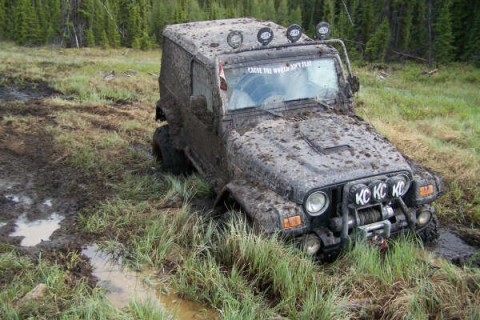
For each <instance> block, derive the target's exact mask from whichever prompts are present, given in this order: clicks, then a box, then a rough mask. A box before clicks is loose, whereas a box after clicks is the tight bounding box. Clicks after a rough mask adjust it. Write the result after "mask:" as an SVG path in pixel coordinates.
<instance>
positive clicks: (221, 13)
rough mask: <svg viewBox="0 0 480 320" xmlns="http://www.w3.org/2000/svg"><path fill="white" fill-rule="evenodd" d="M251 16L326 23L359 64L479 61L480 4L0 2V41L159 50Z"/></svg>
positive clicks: (457, 0) (307, 27) (458, 0)
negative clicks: (172, 40)
mask: <svg viewBox="0 0 480 320" xmlns="http://www.w3.org/2000/svg"><path fill="white" fill-rule="evenodd" d="M241 16H250V17H256V18H259V19H266V20H272V21H275V22H277V23H280V24H282V25H285V26H287V25H290V24H292V23H297V24H301V26H302V27H303V29H304V32H306V33H307V34H309V35H310V36H313V35H314V30H315V25H316V24H317V23H318V22H320V21H328V22H329V23H330V24H331V26H332V34H333V36H335V37H339V38H341V39H343V40H344V41H345V42H346V44H347V46H348V47H349V50H350V53H351V55H352V56H353V57H354V58H359V59H365V60H368V61H384V60H385V59H389V60H395V59H399V58H414V59H419V60H424V61H430V62H431V61H434V62H436V63H448V62H451V61H467V62H472V61H473V62H477V63H478V61H479V60H480V1H479V0H473V1H469V0H337V1H335V0H0V39H2V40H10V41H15V42H16V43H18V44H20V45H25V46H37V45H45V44H49V45H56V46H63V47H94V46H98V47H131V48H141V49H148V48H152V47H156V46H159V45H160V44H161V41H162V29H163V27H164V26H165V25H167V24H172V23H181V22H188V21H198V20H207V19H221V18H232V17H241Z"/></svg>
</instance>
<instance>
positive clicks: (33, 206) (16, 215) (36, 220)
mask: <svg viewBox="0 0 480 320" xmlns="http://www.w3.org/2000/svg"><path fill="white" fill-rule="evenodd" d="M33 87H34V85H33V84H31V85H25V86H24V87H22V88H19V87H8V88H7V89H6V88H5V86H2V85H0V120H4V119H5V118H6V117H15V118H23V117H28V125H27V126H25V127H22V128H18V127H16V126H15V124H13V123H10V122H8V121H4V122H3V123H2V127H0V242H5V243H10V244H13V245H15V246H17V247H18V248H19V250H21V251H23V252H24V253H26V254H28V255H31V256H37V255H38V254H39V253H40V252H41V254H42V258H44V259H50V260H52V261H56V262H57V263H60V264H62V262H65V265H66V266H65V268H66V269H67V268H68V271H70V272H71V274H72V275H74V276H76V277H78V278H79V279H86V281H87V282H88V283H89V284H90V285H91V286H92V287H93V286H100V287H103V288H104V289H105V290H106V291H107V298H108V299H109V300H110V302H111V303H112V304H113V305H115V306H118V307H120V308H121V307H125V306H126V305H127V304H128V301H129V300H130V299H131V298H132V297H136V298H138V299H140V300H145V299H148V300H152V301H153V302H155V303H156V304H158V305H159V306H160V307H161V308H166V309H168V311H169V312H170V313H171V314H173V315H175V318H176V319H216V318H218V314H217V313H216V312H215V311H213V310H211V309H208V308H206V307H205V306H204V305H201V304H198V303H194V302H191V301H188V300H184V299H182V298H181V297H179V296H177V295H175V294H174V293H172V292H168V290H167V289H166V288H165V287H163V286H161V283H162V281H161V277H156V276H155V275H154V276H153V277H154V278H156V279H157V280H158V282H159V284H158V285H155V286H154V287H153V288H151V287H147V286H145V285H143V284H142V282H141V280H140V275H139V274H137V273H135V272H130V271H127V270H125V269H124V268H122V267H121V265H119V264H116V263H114V262H112V261H111V259H110V258H109V257H107V256H106V255H105V254H103V253H102V252H101V251H100V250H98V248H97V247H96V246H95V245H90V243H94V242H95V239H93V238H91V236H89V235H86V234H84V233H82V232H81V231H79V230H78V229H77V228H76V226H75V221H76V218H77V216H78V213H79V212H80V211H81V210H82V209H83V208H87V207H90V206H92V205H94V204H95V203H96V202H98V201H100V200H102V199H105V198H106V197H108V195H109V191H108V190H106V189H105V188H104V187H103V188H99V186H98V185H96V183H99V182H96V181H95V180H93V181H92V177H89V178H88V180H86V179H85V178H84V177H83V176H82V175H81V174H80V173H78V172H77V171H76V170H75V169H73V168H71V167H69V166H68V165H66V164H63V163H62V159H63V157H64V152H63V151H62V150H60V149H58V147H57V146H55V145H54V144H53V143H52V142H53V141H54V137H52V136H51V135H50V134H49V133H48V132H47V131H46V130H45V129H44V128H45V126H46V125H49V124H52V125H55V123H54V117H53V114H54V112H55V111H56V110H53V109H52V108H51V107H49V106H48V105H47V104H45V103H44V102H43V100H42V99H43V98H47V97H51V96H52V95H54V94H56V93H55V91H54V90H50V89H48V88H47V87H44V86H41V89H40V91H30V92H29V91H25V90H24V89H25V88H30V89H32V88H33ZM36 87H37V88H40V87H38V86H36ZM85 111H86V112H92V111H91V110H89V109H85ZM100 111H101V110H100ZM94 112H97V110H95V111H94ZM4 124H5V125H4ZM100 125H104V124H99V126H100ZM25 128H28V129H25ZM110 130H112V131H113V130H115V127H114V126H112V128H111V129H110ZM131 148H132V149H133V150H135V151H137V152H142V153H148V157H151V154H150V152H147V151H146V150H145V149H144V146H141V145H132V146H131ZM71 252H75V253H81V254H82V255H83V257H84V259H78V260H77V262H76V263H75V265H73V266H72V265H71V261H70V266H68V267H67V265H68V263H67V262H69V259H68V256H69V253H71Z"/></svg>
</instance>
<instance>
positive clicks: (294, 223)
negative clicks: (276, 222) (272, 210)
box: [283, 216, 302, 229]
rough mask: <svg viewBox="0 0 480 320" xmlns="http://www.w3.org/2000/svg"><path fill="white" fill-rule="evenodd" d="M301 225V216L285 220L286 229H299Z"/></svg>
mask: <svg viewBox="0 0 480 320" xmlns="http://www.w3.org/2000/svg"><path fill="white" fill-rule="evenodd" d="M301 224H302V218H300V216H293V217H289V218H284V219H283V227H284V228H285V229H290V228H294V227H298V226H299V225H301Z"/></svg>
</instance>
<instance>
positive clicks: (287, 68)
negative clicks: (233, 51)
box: [247, 61, 312, 74]
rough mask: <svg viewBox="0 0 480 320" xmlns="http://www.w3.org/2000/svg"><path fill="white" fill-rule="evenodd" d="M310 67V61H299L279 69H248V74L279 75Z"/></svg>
mask: <svg viewBox="0 0 480 320" xmlns="http://www.w3.org/2000/svg"><path fill="white" fill-rule="evenodd" d="M311 65H312V61H300V62H294V63H291V64H289V65H286V66H283V67H279V68H265V67H248V68H247V72H248V73H256V74H281V73H287V72H290V71H294V70H297V69H302V68H308V67H310V66H311Z"/></svg>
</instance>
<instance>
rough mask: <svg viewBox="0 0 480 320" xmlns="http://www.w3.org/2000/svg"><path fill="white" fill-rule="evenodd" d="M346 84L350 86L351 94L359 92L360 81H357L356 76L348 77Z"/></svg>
mask: <svg viewBox="0 0 480 320" xmlns="http://www.w3.org/2000/svg"><path fill="white" fill-rule="evenodd" d="M348 83H349V84H350V89H351V90H352V93H353V94H355V93H357V92H358V90H360V80H358V77H357V76H349V77H348Z"/></svg>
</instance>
